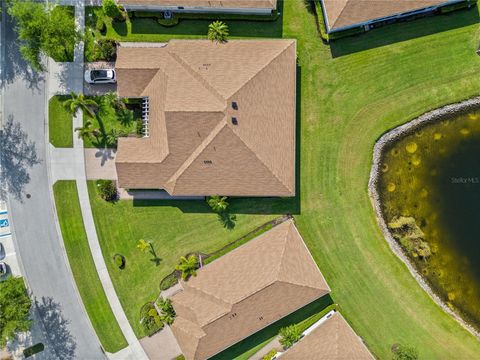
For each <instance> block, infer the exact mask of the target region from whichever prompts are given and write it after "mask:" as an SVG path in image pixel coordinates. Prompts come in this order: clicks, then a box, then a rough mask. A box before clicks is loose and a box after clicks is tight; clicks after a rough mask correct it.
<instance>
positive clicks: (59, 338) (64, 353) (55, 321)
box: [35, 297, 77, 360]
mask: <svg viewBox="0 0 480 360" xmlns="http://www.w3.org/2000/svg"><path fill="white" fill-rule="evenodd" d="M35 307H36V309H37V312H38V315H39V317H40V319H41V321H42V324H43V327H44V328H45V337H46V338H47V340H48V346H49V347H51V350H52V353H54V354H55V355H56V358H57V359H59V360H70V359H72V360H73V359H75V351H76V348H77V343H76V342H75V339H74V338H73V336H72V334H71V333H70V331H69V330H68V324H69V321H68V320H66V319H65V318H64V317H63V315H62V309H61V306H60V304H59V303H57V302H55V301H54V300H53V298H51V297H42V299H41V300H40V301H39V300H38V299H35Z"/></svg>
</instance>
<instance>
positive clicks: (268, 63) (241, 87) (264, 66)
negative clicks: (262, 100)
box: [228, 39, 297, 98]
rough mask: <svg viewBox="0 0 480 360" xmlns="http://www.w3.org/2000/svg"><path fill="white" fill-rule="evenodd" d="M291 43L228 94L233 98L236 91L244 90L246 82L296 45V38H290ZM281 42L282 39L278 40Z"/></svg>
mask: <svg viewBox="0 0 480 360" xmlns="http://www.w3.org/2000/svg"><path fill="white" fill-rule="evenodd" d="M280 40H283V41H285V42H286V41H287V40H290V39H280ZM290 41H291V43H290V44H289V45H288V46H286V47H284V48H283V49H282V50H281V51H280V52H279V53H278V54H277V55H275V56H274V57H273V58H272V59H270V61H269V62H267V63H266V64H264V65H263V66H262V67H261V68H260V70H258V71H257V72H256V73H255V74H253V75H252V76H251V77H250V78H248V79H247V80H246V81H245V82H244V83H243V84H242V85H240V87H239V88H238V89H237V90H235V91H234V92H233V93H232V95H230V96H228V98H232V97H233V96H234V95H235V94H236V93H238V92H239V91H240V90H242V89H243V88H244V86H245V85H246V84H248V83H249V82H250V81H251V80H253V79H254V78H255V77H256V76H257V75H258V74H259V73H261V72H262V71H263V70H264V69H265V68H266V67H267V66H268V65H270V64H271V63H272V61H273V60H275V59H276V58H278V57H279V56H280V55H281V54H283V53H284V52H285V50H287V49H288V48H289V47H290V46H292V45H294V44H295V40H290ZM278 42H280V41H278ZM296 57H297V55H296V54H295V58H296Z"/></svg>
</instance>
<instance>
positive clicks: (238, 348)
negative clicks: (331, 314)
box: [212, 295, 333, 360]
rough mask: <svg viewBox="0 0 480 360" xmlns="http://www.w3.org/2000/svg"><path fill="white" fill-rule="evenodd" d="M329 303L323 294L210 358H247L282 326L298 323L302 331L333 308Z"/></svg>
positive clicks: (241, 359) (267, 341)
mask: <svg viewBox="0 0 480 360" xmlns="http://www.w3.org/2000/svg"><path fill="white" fill-rule="evenodd" d="M331 305H332V298H331V297H330V296H329V295H326V296H323V297H321V298H320V299H318V300H315V301H314V302H312V303H311V304H308V305H306V306H304V307H303V308H301V309H299V310H297V311H295V312H293V313H292V314H290V315H288V316H286V317H284V318H283V319H280V320H279V321H277V322H275V323H273V324H271V325H269V326H267V327H266V328H265V329H263V330H260V331H259V332H257V333H255V334H253V335H251V336H249V337H248V338H246V339H244V340H242V341H240V342H239V343H237V344H235V345H233V346H231V347H229V348H228V349H226V350H225V351H222V352H221V353H219V354H218V355H215V356H214V357H212V360H223V359H225V360H227V359H228V360H230V359H235V360H247V359H249V358H250V357H251V356H253V355H254V354H256V353H257V352H258V351H260V350H261V349H262V348H263V347H265V346H266V345H267V344H268V343H269V342H270V341H272V340H273V339H274V338H275V337H276V336H277V335H278V332H279V331H280V329H281V328H282V327H285V326H288V325H292V324H298V326H299V327H300V329H301V330H302V331H304V330H306V329H307V328H308V327H309V326H311V325H312V324H314V323H315V322H316V321H318V320H319V319H320V318H321V317H322V316H323V315H325V314H326V313H327V312H328V311H330V310H332V309H333V308H332V307H331ZM327 309H328V310H327Z"/></svg>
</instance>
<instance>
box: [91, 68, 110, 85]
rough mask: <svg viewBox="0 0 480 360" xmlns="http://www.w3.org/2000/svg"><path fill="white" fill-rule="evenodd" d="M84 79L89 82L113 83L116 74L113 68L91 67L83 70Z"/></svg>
mask: <svg viewBox="0 0 480 360" xmlns="http://www.w3.org/2000/svg"><path fill="white" fill-rule="evenodd" d="M85 81H86V82H87V83H89V84H115V83H116V82H117V76H116V74H115V70H113V69H92V70H86V71H85Z"/></svg>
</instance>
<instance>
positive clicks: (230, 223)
mask: <svg viewBox="0 0 480 360" xmlns="http://www.w3.org/2000/svg"><path fill="white" fill-rule="evenodd" d="M218 221H220V223H221V224H222V225H223V227H224V228H225V229H227V230H233V229H234V228H235V225H236V222H237V215H235V214H230V213H229V212H228V211H224V212H221V213H219V214H218Z"/></svg>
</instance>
